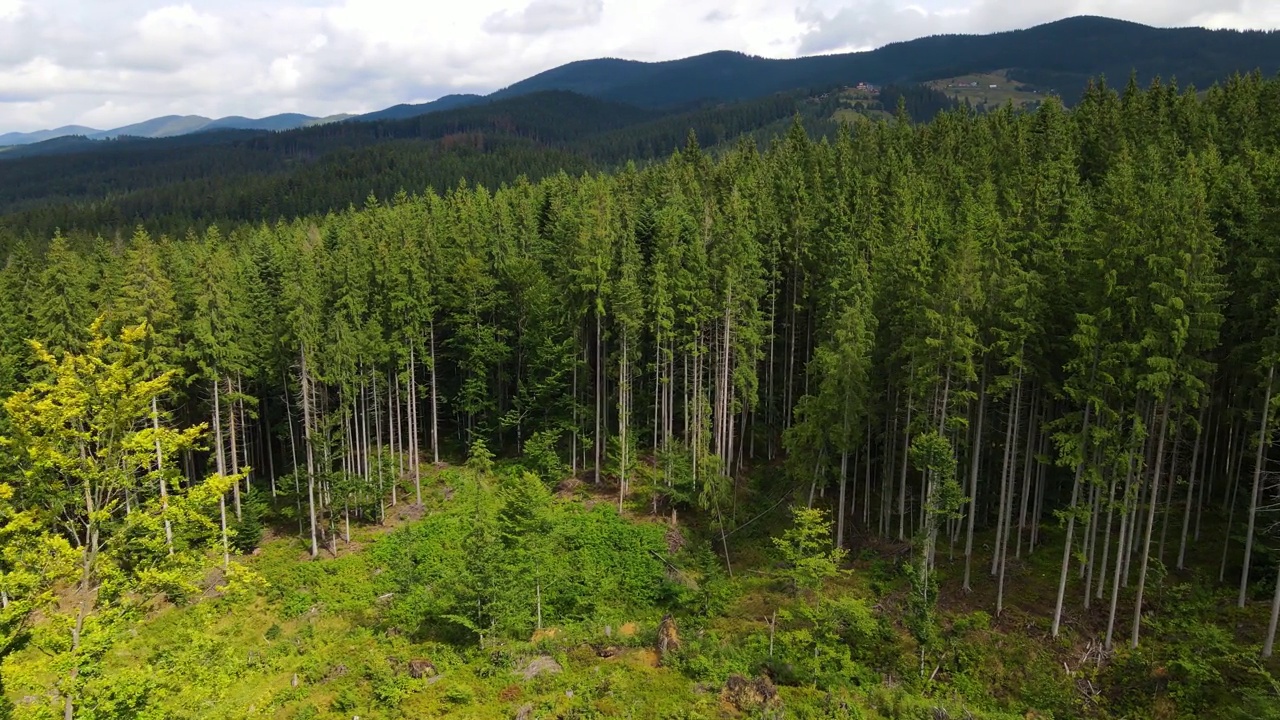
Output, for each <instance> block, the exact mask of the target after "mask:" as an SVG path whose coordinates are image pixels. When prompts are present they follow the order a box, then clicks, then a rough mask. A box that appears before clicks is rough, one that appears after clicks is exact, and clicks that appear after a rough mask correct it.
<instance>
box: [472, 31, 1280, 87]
mask: <svg viewBox="0 0 1280 720" xmlns="http://www.w3.org/2000/svg"><path fill="white" fill-rule="evenodd" d="M1255 69H1260V70H1262V72H1263V73H1264V74H1267V75H1270V74H1274V73H1276V72H1278V71H1280V32H1269V31H1237V30H1206V29H1204V28H1155V27H1150V26H1147V25H1142V24H1139V23H1134V22H1128V21H1125V20H1113V19H1110V18H1102V17H1090V16H1081V17H1074V18H1067V19H1065V20H1058V21H1055V22H1051V23H1047V24H1044V25H1037V26H1035V27H1032V28H1028V29H1025V30H1011V31H1006V32H999V33H993V34H989V35H934V36H929V37H923V38H917V39H915V40H908V41H903V42H897V43H892V44H889V45H885V46H884V47H881V48H878V49H875V50H868V51H865V52H856V53H843V54H836V55H816V56H810V57H801V58H794V59H769V58H762V57H755V56H751V55H745V54H743V53H738V52H730V51H719V52H713V53H707V54H705V55H698V56H695V57H689V58H684V59H680V60H669V61H664V62H651V63H650V62H639V61H634V60H619V59H615V58H607V59H601V60H585V61H579V62H573V63H569V64H567V65H562V66H560V67H557V68H553V69H551V70H547V71H546V72H542V73H539V74H537V75H534V76H532V77H530V78H527V79H525V80H521V81H520V82H517V83H515V84H513V85H511V86H509V87H506V88H503V89H501V90H499V91H497V92H496V93H494V94H493V95H492V96H490V97H495V98H498V97H506V96H510V95H518V94H523V93H528V92H536V91H538V90H569V91H571V92H577V93H581V94H584V95H590V96H593V97H598V98H601V99H605V100H614V101H617V102H626V103H630V104H633V105H639V106H641V107H650V108H666V107H678V106H682V105H687V104H689V103H694V102H707V101H717V102H732V101H736V100H745V99H749V98H753V97H761V96H764V95H768V94H770V93H775V92H783V91H788V90H795V89H799V88H812V89H822V88H828V87H832V86H837V85H849V84H854V83H857V82H860V81H866V82H870V83H874V84H877V85H880V84H890V83H919V82H925V81H928V80H936V79H938V78H945V77H954V76H957V75H962V74H966V73H975V72H994V71H997V70H1005V71H1007V72H1008V75H1009V77H1010V78H1011V79H1013V80H1015V81H1019V82H1023V83H1027V84H1030V85H1036V86H1039V87H1041V88H1044V89H1057V90H1061V91H1062V92H1063V93H1077V92H1079V91H1081V90H1083V88H1084V86H1085V85H1086V83H1087V82H1088V80H1089V79H1090V78H1096V77H1099V76H1106V77H1108V78H1110V79H1111V81H1112V82H1113V83H1123V82H1125V81H1126V80H1127V79H1128V77H1129V75H1130V73H1136V75H1137V77H1138V80H1139V82H1140V83H1143V84H1146V83H1147V82H1149V81H1150V80H1151V79H1152V78H1154V77H1157V76H1160V77H1164V78H1166V79H1167V78H1177V79H1178V81H1179V82H1180V83H1181V84H1183V85H1186V84H1195V85H1196V86H1197V87H1206V86H1208V85H1210V84H1212V83H1213V82H1215V81H1218V80H1222V79H1224V78H1226V77H1228V76H1230V75H1231V74H1232V73H1234V72H1249V71H1252V70H1255Z"/></svg>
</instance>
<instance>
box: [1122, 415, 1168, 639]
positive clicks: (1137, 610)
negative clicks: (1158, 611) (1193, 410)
mask: <svg viewBox="0 0 1280 720" xmlns="http://www.w3.org/2000/svg"><path fill="white" fill-rule="evenodd" d="M1169 392H1170V391H1166V392H1165V398H1164V412H1163V413H1161V415H1162V417H1161V419H1160V437H1159V439H1157V440H1156V461H1155V468H1154V471H1153V473H1152V479H1151V495H1150V497H1149V498H1148V500H1149V503H1148V506H1147V529H1146V537H1145V539H1144V540H1143V541H1142V565H1141V567H1140V568H1139V570H1138V594H1137V596H1136V597H1135V598H1134V601H1133V632H1132V634H1131V635H1130V636H1129V643H1130V645H1131V646H1133V647H1135V648H1136V647H1138V634H1139V633H1140V632H1141V630H1142V593H1143V591H1144V590H1146V586H1147V564H1148V563H1149V562H1150V560H1151V531H1152V529H1154V527H1155V523H1156V509H1157V507H1158V506H1159V504H1160V479H1161V478H1160V474H1161V472H1162V471H1163V470H1164V445H1165V438H1166V437H1167V436H1168V434H1169V432H1168V431H1169V405H1170V404H1171V403H1170V399H1169Z"/></svg>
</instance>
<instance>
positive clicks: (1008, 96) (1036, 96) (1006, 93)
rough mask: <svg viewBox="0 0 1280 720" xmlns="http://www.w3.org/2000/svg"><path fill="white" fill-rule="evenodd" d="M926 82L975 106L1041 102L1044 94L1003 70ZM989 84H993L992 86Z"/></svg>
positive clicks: (1021, 104) (1025, 105) (1024, 104)
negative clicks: (1012, 77)
mask: <svg viewBox="0 0 1280 720" xmlns="http://www.w3.org/2000/svg"><path fill="white" fill-rule="evenodd" d="M973 83H977V86H976V87H971V85H972V84H973ZM925 84H926V85H928V86H929V87H932V88H934V89H935V90H940V91H942V92H944V93H946V94H947V95H950V96H951V97H953V98H955V99H956V100H959V101H961V102H964V101H965V100H968V101H969V102H970V103H971V104H972V105H973V106H974V107H977V106H978V105H986V106H987V107H989V108H995V107H999V106H1001V105H1004V104H1005V103H1010V102H1011V103H1013V104H1014V106H1015V107H1027V106H1034V105H1036V104H1039V103H1041V102H1043V101H1044V99H1045V97H1046V94H1045V93H1044V92H1040V91H1039V89H1037V90H1036V91H1031V90H1025V89H1019V86H1022V83H1019V82H1017V81H1014V80H1010V79H1009V76H1008V71H1006V70H997V71H995V72H993V73H974V74H970V75H960V76H957V77H952V78H942V79H939V80H932V81H930V82H927V83H925ZM992 85H994V86H996V87H994V88H993V87H992Z"/></svg>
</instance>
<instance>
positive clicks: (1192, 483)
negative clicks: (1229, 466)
mask: <svg viewBox="0 0 1280 720" xmlns="http://www.w3.org/2000/svg"><path fill="white" fill-rule="evenodd" d="M1202 402H1203V403H1204V404H1203V405H1201V406H1200V419H1199V420H1197V421H1196V444H1195V447H1194V448H1193V449H1192V451H1191V471H1190V472H1189V473H1188V474H1187V475H1188V478H1187V504H1186V506H1185V507H1183V508H1182V538H1181V539H1180V540H1179V541H1178V563H1177V568H1178V569H1179V570H1181V569H1182V567H1183V563H1184V562H1185V561H1186V558H1187V528H1189V527H1190V526H1191V506H1192V505H1194V504H1195V499H1196V480H1197V477H1196V476H1197V474H1198V473H1199V472H1200V446H1201V445H1203V444H1204V423H1205V416H1206V415H1207V414H1208V411H1209V400H1208V398H1205V399H1204V400H1203V401H1202Z"/></svg>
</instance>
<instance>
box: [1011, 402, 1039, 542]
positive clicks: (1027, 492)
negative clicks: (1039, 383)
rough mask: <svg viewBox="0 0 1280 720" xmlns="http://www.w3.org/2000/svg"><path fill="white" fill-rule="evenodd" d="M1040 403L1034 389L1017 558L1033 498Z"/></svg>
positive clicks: (1025, 458)
mask: <svg viewBox="0 0 1280 720" xmlns="http://www.w3.org/2000/svg"><path fill="white" fill-rule="evenodd" d="M1037 405H1038V403H1037V402H1036V396H1035V393H1034V390H1033V392H1032V396H1031V411H1030V412H1029V413H1028V414H1027V447H1026V450H1025V457H1024V458H1023V461H1022V462H1023V464H1022V497H1020V498H1019V499H1018V501H1019V503H1020V507H1019V508H1018V542H1017V544H1016V545H1015V546H1014V551H1013V556H1014V557H1015V558H1020V557H1022V533H1023V531H1024V530H1026V527H1027V504H1028V500H1029V499H1030V498H1031V484H1032V479H1031V466H1032V463H1033V461H1034V460H1035V449H1036V447H1035V441H1036V432H1035V431H1036V428H1035V420H1036V412H1037V411H1038V409H1039V408H1038V407H1037Z"/></svg>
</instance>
